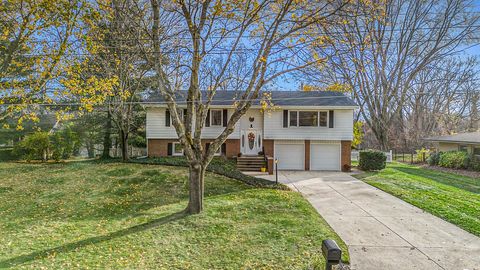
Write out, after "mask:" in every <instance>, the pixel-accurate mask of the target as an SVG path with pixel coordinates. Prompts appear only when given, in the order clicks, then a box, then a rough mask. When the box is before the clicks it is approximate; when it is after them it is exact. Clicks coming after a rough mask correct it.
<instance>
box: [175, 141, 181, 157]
mask: <svg viewBox="0 0 480 270" xmlns="http://www.w3.org/2000/svg"><path fill="white" fill-rule="evenodd" d="M173 155H174V156H182V155H183V146H182V144H181V143H179V142H175V143H173Z"/></svg>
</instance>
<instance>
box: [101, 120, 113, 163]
mask: <svg viewBox="0 0 480 270" xmlns="http://www.w3.org/2000/svg"><path fill="white" fill-rule="evenodd" d="M111 132H112V115H111V114H110V111H107V122H106V123H105V133H104V136H103V153H102V158H110V148H111V147H112V139H111V137H110V134H111Z"/></svg>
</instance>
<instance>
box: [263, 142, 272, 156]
mask: <svg viewBox="0 0 480 270" xmlns="http://www.w3.org/2000/svg"><path fill="white" fill-rule="evenodd" d="M263 149H265V154H266V155H267V156H270V157H273V140H263Z"/></svg>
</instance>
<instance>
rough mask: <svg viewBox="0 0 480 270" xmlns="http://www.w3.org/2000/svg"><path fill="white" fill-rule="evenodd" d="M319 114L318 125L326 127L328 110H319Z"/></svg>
mask: <svg viewBox="0 0 480 270" xmlns="http://www.w3.org/2000/svg"><path fill="white" fill-rule="evenodd" d="M319 114H320V126H321V127H326V126H327V125H328V112H319Z"/></svg>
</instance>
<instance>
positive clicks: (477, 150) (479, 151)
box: [473, 147, 480, 160]
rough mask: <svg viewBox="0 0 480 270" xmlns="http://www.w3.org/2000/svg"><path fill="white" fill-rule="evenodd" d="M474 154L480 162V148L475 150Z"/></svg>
mask: <svg viewBox="0 0 480 270" xmlns="http://www.w3.org/2000/svg"><path fill="white" fill-rule="evenodd" d="M473 154H474V155H475V157H476V158H477V159H478V160H480V147H475V148H473Z"/></svg>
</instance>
